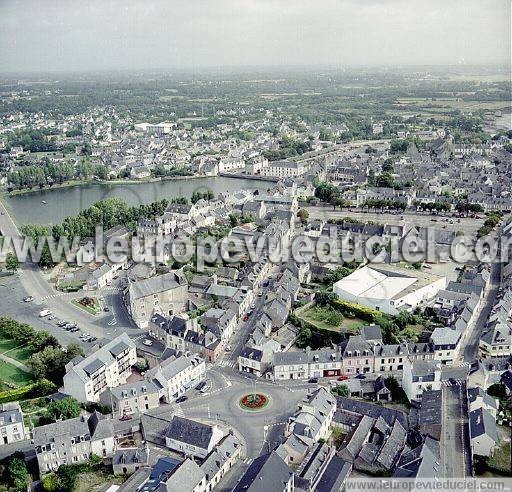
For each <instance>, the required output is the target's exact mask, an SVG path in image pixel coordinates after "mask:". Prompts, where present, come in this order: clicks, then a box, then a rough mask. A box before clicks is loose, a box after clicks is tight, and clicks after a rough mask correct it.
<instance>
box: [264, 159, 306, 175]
mask: <svg viewBox="0 0 512 492" xmlns="http://www.w3.org/2000/svg"><path fill="white" fill-rule="evenodd" d="M305 172H306V168H305V166H304V163H303V162H300V161H299V162H297V161H271V162H269V163H268V166H266V167H263V168H262V169H261V170H260V174H261V175H262V176H271V177H275V178H290V177H298V176H302V175H303V174H304V173H305Z"/></svg>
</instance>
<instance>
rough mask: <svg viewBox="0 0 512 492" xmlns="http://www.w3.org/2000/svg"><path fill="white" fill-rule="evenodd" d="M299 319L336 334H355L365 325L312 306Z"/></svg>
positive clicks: (334, 312)
mask: <svg viewBox="0 0 512 492" xmlns="http://www.w3.org/2000/svg"><path fill="white" fill-rule="evenodd" d="M299 317H300V318H302V319H304V320H305V321H307V322H308V323H311V324H312V325H314V326H316V327H318V328H320V329H323V330H329V331H334V332H336V333H346V334H357V333H359V329H360V328H361V326H363V325H364V324H365V323H364V321H363V320H360V319H358V318H344V317H343V316H342V315H341V314H340V313H339V312H337V311H336V310H334V309H333V310H328V309H327V308H322V307H318V306H313V307H311V308H310V309H308V310H306V311H304V312H302V313H301V314H300V315H299Z"/></svg>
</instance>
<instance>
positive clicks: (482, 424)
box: [469, 408, 498, 442]
mask: <svg viewBox="0 0 512 492" xmlns="http://www.w3.org/2000/svg"><path fill="white" fill-rule="evenodd" d="M469 430H470V434H471V439H475V438H477V437H480V436H483V435H487V436H489V437H490V438H491V439H492V440H493V441H494V442H497V441H498V431H497V429H496V421H495V420H494V417H493V416H492V415H491V414H490V413H489V412H488V411H487V410H485V409H484V408H478V409H476V410H473V411H472V412H469Z"/></svg>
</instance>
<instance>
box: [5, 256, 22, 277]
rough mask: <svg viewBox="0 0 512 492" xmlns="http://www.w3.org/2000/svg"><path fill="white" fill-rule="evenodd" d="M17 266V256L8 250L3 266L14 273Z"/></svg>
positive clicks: (18, 264)
mask: <svg viewBox="0 0 512 492" xmlns="http://www.w3.org/2000/svg"><path fill="white" fill-rule="evenodd" d="M19 266H20V262H19V260H18V257H17V256H16V255H15V254H14V253H12V252H10V251H9V253H7V255H6V256H5V268H7V270H9V271H11V272H13V273H14V272H15V271H16V270H18V268H19Z"/></svg>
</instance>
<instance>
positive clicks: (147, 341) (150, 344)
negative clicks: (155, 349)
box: [142, 338, 153, 347]
mask: <svg viewBox="0 0 512 492" xmlns="http://www.w3.org/2000/svg"><path fill="white" fill-rule="evenodd" d="M142 343H143V344H144V345H146V347H151V346H152V345H153V342H152V341H151V340H150V339H149V338H146V340H144V341H143V342H142Z"/></svg>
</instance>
